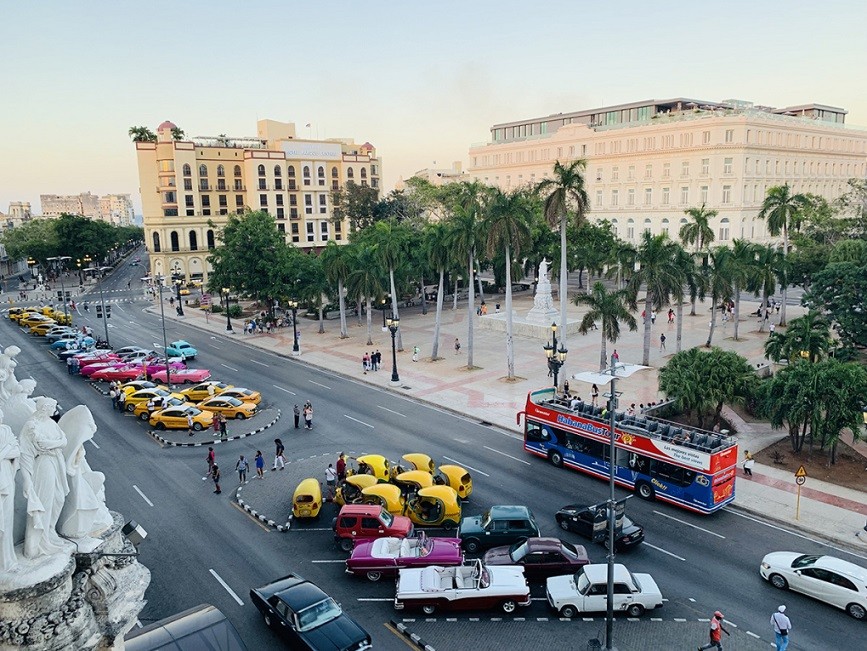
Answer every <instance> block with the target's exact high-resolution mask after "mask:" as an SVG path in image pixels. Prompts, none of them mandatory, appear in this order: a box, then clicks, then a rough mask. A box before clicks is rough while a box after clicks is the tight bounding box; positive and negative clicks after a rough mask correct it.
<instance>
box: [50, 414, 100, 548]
mask: <svg viewBox="0 0 867 651" xmlns="http://www.w3.org/2000/svg"><path fill="white" fill-rule="evenodd" d="M57 424H58V425H59V426H60V429H62V430H63V432H64V433H65V434H66V440H67V443H66V449H65V450H64V457H65V459H66V473H67V475H68V476H69V494H68V495H67V496H66V501H65V502H64V504H63V510H62V511H61V513H60V521H59V530H60V533H61V534H62V535H64V536H67V537H69V538H84V537H85V536H88V535H90V534H99V533H101V532H102V531H104V530H105V529H107V528H108V527H110V526H111V525H112V522H113V520H112V517H111V513H109V511H108V508H107V507H106V506H105V487H104V483H105V475H103V474H102V473H101V472H95V471H93V470H92V469H91V467H90V464H88V463H87V457H86V450H85V449H84V443H85V441H89V440H90V439H92V438H93V435H94V434H95V433H96V422H95V421H94V420H93V414H91V413H90V409H88V408H87V406H85V405H78V406H76V407H73V408H72V409H70V410H69V411H68V412H66V413H65V414H63V416H61V417H60V420H59V421H58V423H57Z"/></svg>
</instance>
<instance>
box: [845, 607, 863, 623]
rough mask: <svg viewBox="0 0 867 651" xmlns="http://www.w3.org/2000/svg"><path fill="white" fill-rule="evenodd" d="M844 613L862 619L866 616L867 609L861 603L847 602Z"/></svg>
mask: <svg viewBox="0 0 867 651" xmlns="http://www.w3.org/2000/svg"><path fill="white" fill-rule="evenodd" d="M846 614H847V615H849V617H853V618H854V619H857V620H862V619H864V617H865V616H867V611H865V610H864V606H862V605H861V604H849V605H848V606H846Z"/></svg>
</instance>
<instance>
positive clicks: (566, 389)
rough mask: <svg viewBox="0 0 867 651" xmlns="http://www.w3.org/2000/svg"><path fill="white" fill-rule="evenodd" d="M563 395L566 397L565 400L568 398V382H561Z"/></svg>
mask: <svg viewBox="0 0 867 651" xmlns="http://www.w3.org/2000/svg"><path fill="white" fill-rule="evenodd" d="M563 393H564V394H565V395H566V397H567V398H568V397H569V380H565V381H564V382H563Z"/></svg>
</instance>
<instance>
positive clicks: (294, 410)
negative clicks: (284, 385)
mask: <svg viewBox="0 0 867 651" xmlns="http://www.w3.org/2000/svg"><path fill="white" fill-rule="evenodd" d="M292 413H293V414H294V415H295V429H298V421H299V419H300V418H301V408H300V407H299V406H298V405H295V406H294V407H293V408H292Z"/></svg>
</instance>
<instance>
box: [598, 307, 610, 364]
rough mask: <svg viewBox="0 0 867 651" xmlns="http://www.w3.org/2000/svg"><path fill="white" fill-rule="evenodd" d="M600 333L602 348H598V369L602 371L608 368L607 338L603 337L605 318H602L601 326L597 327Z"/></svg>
mask: <svg viewBox="0 0 867 651" xmlns="http://www.w3.org/2000/svg"><path fill="white" fill-rule="evenodd" d="M599 332H601V333H602V348H600V349H599V371H600V372H602V371H604V370H605V369H606V368H608V340H607V339H606V338H605V319H604V318H603V319H602V327H601V328H599Z"/></svg>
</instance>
